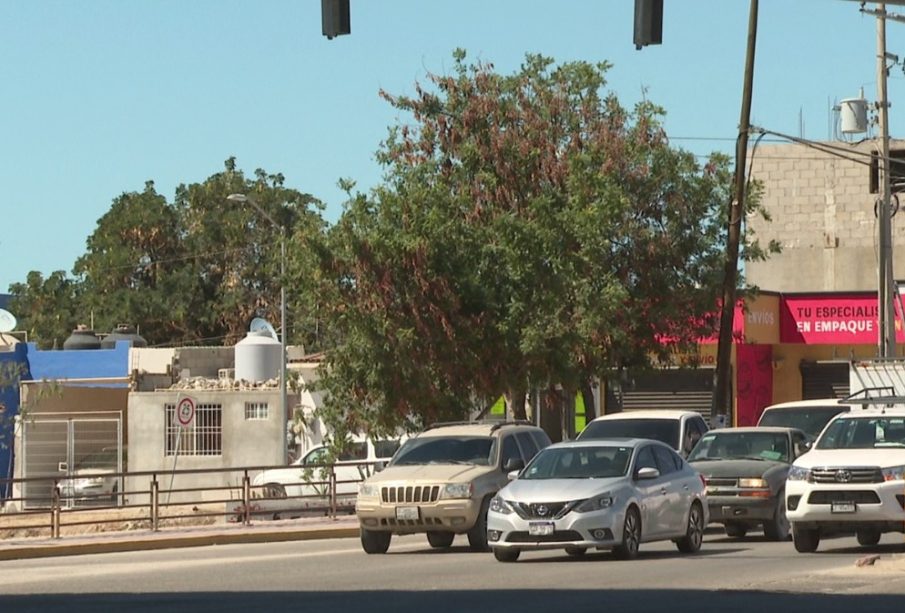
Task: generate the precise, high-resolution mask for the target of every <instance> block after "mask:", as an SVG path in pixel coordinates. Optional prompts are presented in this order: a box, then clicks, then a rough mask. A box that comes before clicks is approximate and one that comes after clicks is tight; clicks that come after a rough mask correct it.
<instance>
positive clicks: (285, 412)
mask: <svg viewBox="0 0 905 613" xmlns="http://www.w3.org/2000/svg"><path fill="white" fill-rule="evenodd" d="M226 199H227V200H229V201H230V202H241V203H243V204H244V203H248V204H250V205H251V206H253V207H254V209H255V210H256V211H257V212H258V213H260V214H261V216H262V217H264V219H266V220H267V221H269V222H270V223H271V224H272V225H273V226H274V227H275V228H277V229H278V230H279V231H280V404H281V412H282V415H281V419H282V427H281V428H280V432H281V436H282V439H283V459H282V460H281V461H280V462H281V463H283V462H285V461H286V460H287V458H288V457H289V449H288V445H289V441H288V440H287V437H288V424H289V401H288V397H287V396H288V395H287V391H286V227H285V226H283V225H282V224H279V223H277V222H276V220H275V219H274V218H273V217H271V216H270V214H269V213H268V212H267V211H265V210H264V209H263V208H261V206H260V205H258V203H257V202H255V201H254V199H253V198H251V197H250V196H246V195H245V194H230V195H229V196H227V197H226Z"/></svg>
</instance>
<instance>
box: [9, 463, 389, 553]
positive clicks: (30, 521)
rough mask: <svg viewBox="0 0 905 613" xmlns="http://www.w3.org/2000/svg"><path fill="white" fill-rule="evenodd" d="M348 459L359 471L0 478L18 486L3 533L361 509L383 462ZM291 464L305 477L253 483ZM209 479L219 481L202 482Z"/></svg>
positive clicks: (56, 533)
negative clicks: (367, 481) (358, 498)
mask: <svg viewBox="0 0 905 613" xmlns="http://www.w3.org/2000/svg"><path fill="white" fill-rule="evenodd" d="M343 464H344V465H345V466H346V467H348V466H355V467H356V469H357V470H356V471H355V472H356V474H355V475H350V473H349V471H348V470H342V471H340V472H341V476H340V477H338V476H337V470H336V466H335V465H333V464H317V465H310V466H305V467H286V466H250V467H239V468H212V469H194V470H193V469H180V470H168V471H144V472H122V473H117V472H107V473H104V474H103V475H92V476H89V477H85V478H75V479H74V478H72V477H65V476H59V477H33V478H25V479H0V491H3V489H4V488H6V487H9V488H10V489H11V491H12V492H13V496H12V497H10V498H7V499H6V500H3V501H2V506H0V538H10V537H16V536H50V537H52V538H62V537H63V536H69V535H76V534H83V533H85V532H102V531H103V532H109V531H114V530H128V529H136V528H138V529H150V530H153V531H158V530H160V529H161V528H162V527H167V526H177V525H199V524H211V523H216V522H218V521H223V522H241V523H242V524H244V525H251V524H252V522H253V521H256V520H257V521H261V520H268V519H292V518H298V517H310V516H317V515H323V516H330V517H335V516H336V515H337V514H341V513H354V512H355V493H357V490H358V484H359V483H360V482H361V480H362V479H363V478H365V477H366V476H367V475H369V474H371V473H372V472H373V470H374V467H375V464H379V463H375V462H355V463H352V462H344V463H343ZM287 468H290V469H291V468H298V469H299V470H298V478H297V479H289V480H287V479H285V478H284V479H282V480H281V482H280V484H279V486H278V487H276V486H275V484H274V483H273V482H272V481H270V482H262V483H260V484H253V482H254V481H255V477H256V476H258V475H260V474H261V473H264V471H268V470H277V469H279V470H281V471H282V472H284V473H285V472H286V469H287ZM265 474H266V473H265ZM205 479H209V480H210V481H212V482H217V484H213V483H212V484H210V485H207V486H205V485H200V486H199V485H197V484H198V483H199V480H200V481H201V482H202V483H203V481H204V480H205ZM259 481H260V479H259ZM222 482H227V483H228V485H220V484H219V483H222ZM99 484H108V486H107V487H105V486H103V485H101V486H100V487H98V485H99ZM109 484H117V487H112V486H109ZM353 492H354V493H353Z"/></svg>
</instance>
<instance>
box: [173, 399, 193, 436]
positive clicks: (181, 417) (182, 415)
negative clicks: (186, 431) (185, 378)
mask: <svg viewBox="0 0 905 613" xmlns="http://www.w3.org/2000/svg"><path fill="white" fill-rule="evenodd" d="M193 421H195V400H194V399H192V398H189V397H185V398H182V399H180V400H179V402H178V403H177V404H176V422H177V423H178V424H179V425H180V426H182V427H183V428H185V427H188V426H191V425H192V422H193Z"/></svg>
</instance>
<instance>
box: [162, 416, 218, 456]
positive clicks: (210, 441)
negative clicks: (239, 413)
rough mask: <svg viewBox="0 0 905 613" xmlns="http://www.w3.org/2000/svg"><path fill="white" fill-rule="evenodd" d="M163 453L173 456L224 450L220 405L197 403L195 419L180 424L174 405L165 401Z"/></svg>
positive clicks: (206, 453) (207, 454) (210, 454)
mask: <svg viewBox="0 0 905 613" xmlns="http://www.w3.org/2000/svg"><path fill="white" fill-rule="evenodd" d="M164 408H165V411H164V415H165V423H164V428H165V432H166V453H165V455H168V456H174V455H177V454H178V455H181V456H217V455H222V454H223V407H222V406H221V405H219V404H199V405H197V406H196V407H195V420H194V422H193V423H192V425H191V426H189V427H187V428H182V427H180V426H179V423H178V422H177V421H176V405H175V404H169V403H168V404H165V405H164Z"/></svg>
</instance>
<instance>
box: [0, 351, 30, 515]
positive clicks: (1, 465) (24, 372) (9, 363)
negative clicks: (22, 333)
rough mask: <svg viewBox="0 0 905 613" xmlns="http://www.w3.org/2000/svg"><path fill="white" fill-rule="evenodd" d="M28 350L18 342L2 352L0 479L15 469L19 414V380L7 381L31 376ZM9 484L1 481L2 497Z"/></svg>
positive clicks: (5, 477)
mask: <svg viewBox="0 0 905 613" xmlns="http://www.w3.org/2000/svg"><path fill="white" fill-rule="evenodd" d="M27 356H28V350H27V347H26V346H25V344H24V343H18V344H16V345H15V346H14V347H13V350H12V351H4V352H0V372H2V373H3V381H0V404H2V405H3V406H4V407H5V408H4V411H3V413H2V414H0V479H9V478H11V477H12V470H13V427H14V424H15V422H14V418H15V416H16V415H18V414H19V381H18V380H14V381H7V380H6V379H7V378H8V377H10V376H14V375H16V374H19V375H20V376H21V377H22V378H26V379H28V378H31V375H30V374H29V372H28V359H27ZM7 485H8V484H5V483H0V498H6V497H7V496H9V491H8V488H7V487H6V486H7Z"/></svg>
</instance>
